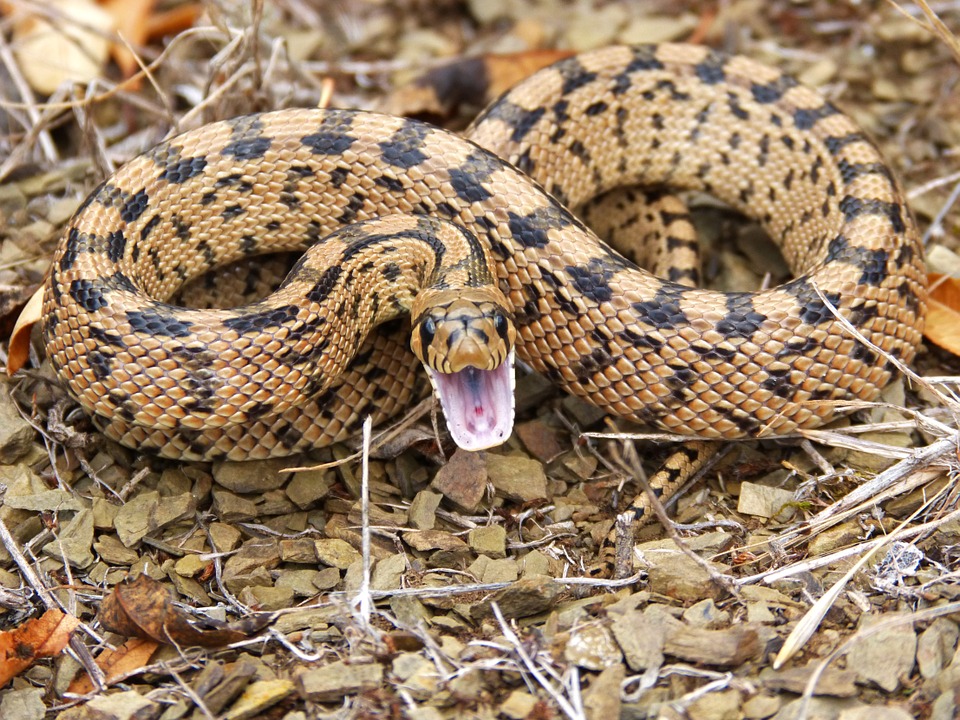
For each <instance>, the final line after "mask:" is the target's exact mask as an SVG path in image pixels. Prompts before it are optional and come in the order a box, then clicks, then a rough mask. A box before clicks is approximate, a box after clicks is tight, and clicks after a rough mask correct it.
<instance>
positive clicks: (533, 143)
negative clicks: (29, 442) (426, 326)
mask: <svg viewBox="0 0 960 720" xmlns="http://www.w3.org/2000/svg"><path fill="white" fill-rule="evenodd" d="M467 138H468V139H467V140H464V139H461V138H459V137H457V136H454V135H452V134H450V133H448V132H445V131H442V130H438V129H436V128H433V127H431V126H429V125H425V124H422V123H419V122H415V121H411V120H405V119H399V118H394V117H389V116H382V115H376V114H372V113H364V112H354V111H340V110H281V111H277V112H271V113H265V114H261V115H251V116H245V117H240V118H236V119H234V120H230V121H226V122H218V123H214V124H211V125H206V126H204V127H201V128H199V129H197V130H193V131H190V132H187V133H186V134H183V135H180V136H179V137H176V138H173V139H172V140H169V141H167V142H164V143H162V144H161V145H160V146H158V147H156V148H154V149H153V150H152V151H150V152H148V153H147V154H145V155H143V156H141V157H139V158H137V159H135V160H133V161H132V162H131V163H129V164H128V165H126V166H125V167H124V168H122V169H121V170H120V171H119V172H118V173H116V174H115V175H114V176H113V177H111V178H110V179H109V180H107V181H106V182H105V183H103V184H102V185H101V186H100V187H99V188H98V189H97V190H96V191H95V192H94V193H93V194H92V195H91V196H90V197H89V198H88V200H87V201H86V202H85V203H84V204H83V206H82V207H81V209H80V210H79V211H78V213H77V215H76V216H75V217H74V218H73V220H72V221H71V223H70V225H69V227H68V230H67V232H66V233H65V236H64V240H63V242H62V243H61V245H60V247H59V249H58V251H57V254H56V257H55V259H54V264H53V270H52V272H51V275H50V281H49V284H48V286H47V290H46V293H45V301H44V318H45V319H44V323H43V334H44V339H45V342H46V348H47V353H48V355H49V357H50V358H51V360H52V362H53V365H54V367H55V368H56V370H57V372H58V374H59V376H60V377H61V378H62V380H63V381H64V383H65V384H66V386H67V387H68V388H69V391H70V393H71V394H72V395H73V396H74V397H75V398H76V399H77V400H78V401H79V402H80V404H81V405H82V406H83V407H84V408H85V409H86V410H87V411H89V412H90V413H91V414H93V415H94V417H95V421H96V423H97V424H98V426H100V427H101V428H102V429H103V430H104V432H105V433H106V434H107V435H108V436H109V437H111V438H113V439H116V440H119V441H121V442H123V443H125V444H128V445H131V446H133V447H136V448H142V449H149V450H153V451H156V452H158V453H160V454H162V455H166V456H169V457H182V458H189V459H210V458H216V457H228V458H233V459H244V458H257V457H268V456H273V455H282V454H287V453H292V452H296V451H300V450H303V449H305V448H308V447H311V446H315V445H318V444H323V443H326V442H330V441H332V440H334V439H337V438H340V437H343V436H344V435H347V434H351V433H353V432H354V431H355V430H356V428H357V424H358V420H357V419H358V418H359V417H361V416H362V415H364V414H367V413H370V412H373V413H374V415H375V417H376V418H378V419H382V418H384V417H387V416H389V415H391V414H394V413H395V412H397V411H398V410H399V409H400V408H402V407H403V405H405V404H406V403H407V402H408V400H409V399H410V397H411V395H412V393H414V391H415V384H416V380H415V372H414V368H413V367H412V366H411V363H410V360H409V355H408V354H407V353H406V351H404V350H402V346H403V344H404V343H405V341H404V340H402V339H398V337H397V335H396V334H395V332H393V331H391V332H388V333H383V332H380V333H378V332H374V333H373V334H372V336H371V337H370V339H368V340H367V341H366V344H364V345H362V347H361V344H362V334H363V332H365V331H366V328H367V327H369V326H370V325H372V324H374V323H375V322H376V321H378V320H379V319H383V318H384V317H389V316H391V315H392V314H393V312H394V311H398V310H399V309H401V308H402V307H406V308H409V306H410V303H411V302H412V300H411V296H412V294H413V293H415V290H411V289H409V288H407V287H403V288H400V287H399V286H398V284H397V283H398V281H397V277H398V276H400V277H402V278H407V277H408V276H411V275H417V276H418V277H422V276H424V275H425V273H426V269H425V265H424V264H425V263H427V262H428V260H429V258H427V257H426V256H427V255H430V252H426V251H424V250H423V249H422V247H421V248H420V250H417V249H416V248H415V247H413V245H417V244H418V243H419V244H420V245H424V244H425V245H426V246H429V247H434V246H435V245H436V243H435V242H434V241H435V239H436V238H435V234H433V233H434V232H436V233H439V234H443V233H448V234H451V235H456V234H458V233H457V231H456V230H450V229H449V227H448V222H446V221H449V222H452V223H453V224H455V225H456V226H457V227H459V228H461V229H462V230H465V231H466V233H467V234H466V235H465V236H464V237H467V236H473V237H475V238H479V239H480V242H481V243H482V244H483V245H484V246H486V247H487V248H489V253H490V257H491V258H492V259H491V261H490V268H491V272H493V273H494V274H495V275H496V278H497V280H498V283H499V290H500V291H502V293H503V295H504V296H505V299H506V308H507V310H509V311H510V312H511V313H512V318H513V321H514V323H515V325H516V347H517V351H518V352H519V355H520V356H521V357H522V358H523V359H524V360H525V361H526V362H527V363H529V364H530V365H531V366H532V367H533V368H534V369H535V370H537V371H539V372H541V373H544V374H545V375H546V376H547V377H548V378H550V379H551V380H553V381H555V382H556V383H558V384H560V385H562V386H563V387H565V388H566V389H567V390H568V391H570V392H572V393H575V394H577V395H580V396H582V397H585V398H587V399H589V400H590V401H591V402H593V403H595V404H597V405H598V406H600V407H602V408H604V409H605V410H607V411H609V412H610V413H613V414H616V415H620V416H622V417H625V418H629V419H631V420H635V421H639V422H643V423H654V424H658V425H659V426H661V427H664V428H666V429H668V430H672V431H675V432H679V433H685V434H689V435H696V436H700V437H705V438H734V437H744V436H755V435H758V434H760V433H783V432H789V431H791V430H793V429H795V428H799V427H810V426H814V425H817V424H820V423H823V422H825V421H828V420H829V419H830V418H831V417H833V415H834V412H835V406H836V405H837V403H835V402H834V401H840V400H848V399H851V398H860V399H863V400H870V399H873V398H875V397H876V396H877V394H878V392H879V390H880V389H881V388H882V387H883V386H884V385H885V384H886V383H887V382H888V381H889V379H890V377H891V374H892V372H893V366H892V364H891V363H889V362H888V361H887V360H885V359H884V358H883V357H881V356H880V355H878V353H877V352H876V351H875V349H873V348H871V347H868V346H867V345H865V344H862V343H860V342H859V341H857V340H856V339H855V338H853V337H851V336H850V334H848V333H847V332H846V331H845V330H844V329H843V327H842V326H841V324H840V323H839V322H838V320H837V319H836V317H835V315H834V310H833V308H836V310H837V311H839V313H840V314H842V315H843V316H844V317H845V318H846V319H847V320H848V321H849V322H850V323H852V324H853V325H854V326H856V328H857V329H858V330H859V332H860V333H861V334H862V335H863V336H864V337H865V338H866V339H867V340H869V341H870V342H871V343H872V344H873V345H874V346H875V347H876V348H879V349H880V350H882V351H883V352H885V353H888V354H889V355H891V356H893V357H896V358H899V359H900V360H902V361H903V362H907V363H908V362H910V361H911V359H912V358H913V356H914V354H915V350H916V347H917V345H918V343H919V341H920V333H921V329H922V317H923V311H924V307H925V302H926V284H925V283H926V281H925V275H924V268H923V260H922V253H921V248H920V246H919V243H918V238H917V233H916V230H915V227H914V224H913V221H912V219H911V218H910V215H909V213H908V211H907V209H906V207H905V205H904V202H903V199H902V195H901V192H900V190H899V188H898V186H897V183H896V181H895V180H894V179H893V177H892V175H891V173H890V171H889V170H888V169H887V167H886V166H885V165H884V164H883V162H882V160H881V158H880V156H879V154H878V152H877V150H876V149H875V148H874V146H873V145H872V144H871V143H870V142H869V141H868V140H867V139H866V137H865V136H864V134H863V133H862V131H861V130H860V129H859V128H858V127H857V126H856V125H855V124H854V122H853V121H852V120H850V119H849V118H848V117H846V116H845V115H843V114H841V113H839V112H838V111H837V110H836V109H835V108H834V106H833V105H831V104H829V103H827V102H826V101H825V100H824V99H823V98H822V97H821V96H820V95H818V94H817V93H815V92H813V91H811V90H808V89H806V88H804V87H801V86H798V85H797V84H796V83H795V82H794V81H793V80H791V79H790V78H789V77H787V76H785V75H783V74H782V73H780V72H779V71H778V70H776V69H773V68H770V67H767V66H764V65H761V64H758V63H756V62H753V61H751V60H748V59H745V58H742V57H729V56H725V55H722V54H719V53H716V52H713V51H711V50H708V49H705V48H702V47H697V46H688V45H674V44H664V45H658V46H640V47H612V48H606V49H602V50H597V51H594V52H588V53H585V54H581V55H578V56H576V57H573V58H570V59H568V60H564V61H561V62H560V63H558V64H557V65H554V66H552V67H551V68H549V69H547V70H543V71H541V72H539V73H537V74H536V75H534V76H533V77H531V78H530V79H529V80H527V81H525V82H523V83H521V84H520V85H518V86H517V87H516V88H514V89H513V90H511V91H509V92H508V93H507V94H506V95H505V96H504V97H503V98H501V99H500V100H499V101H497V102H496V103H494V104H493V105H491V106H490V107H488V108H487V109H486V110H485V111H484V112H483V113H482V114H481V116H480V117H479V118H478V119H477V120H476V121H475V122H474V124H473V125H472V126H471V128H470V129H469V130H468V131H467ZM500 158H504V159H506V160H508V161H509V164H508V163H506V162H504V161H503V160H501V159H500ZM538 183H539V185H538ZM634 184H639V185H647V186H660V185H669V186H671V187H676V188H693V189H701V190H705V191H707V192H710V193H712V194H713V195H715V196H716V197H718V198H719V199H721V200H723V201H725V202H727V203H729V204H730V205H731V206H733V207H734V208H736V209H738V210H740V211H743V212H744V213H745V214H747V215H750V216H752V217H755V218H757V219H758V220H759V221H760V222H761V223H762V224H763V226H764V228H765V229H766V230H767V231H768V233H769V234H770V236H771V237H772V238H773V239H774V240H775V241H776V242H777V243H778V244H779V246H780V248H781V249H782V252H783V254H784V256H785V258H786V260H787V262H788V263H789V265H790V266H791V268H792V269H793V270H794V271H795V273H796V275H797V277H796V279H795V280H792V281H790V282H789V283H787V284H784V285H782V286H780V287H777V288H774V289H771V290H767V291H763V292H758V293H720V292H714V291H707V290H697V289H691V288H687V287H684V286H682V285H679V284H676V283H672V282H668V281H665V280H660V279H657V278H655V277H653V276H652V275H650V274H649V273H646V272H643V271H639V270H637V269H636V268H635V267H633V266H632V265H631V264H630V263H628V262H627V261H625V260H624V259H623V258H622V257H620V256H619V255H617V254H616V253H614V252H613V251H612V250H610V249H609V248H608V247H606V246H605V245H604V244H603V243H601V242H599V241H598V240H597V239H596V237H595V236H594V235H593V233H592V232H590V231H589V230H588V229H587V228H586V227H585V226H584V225H583V224H582V223H581V222H580V221H579V220H577V219H576V218H575V217H574V216H573V215H571V214H570V212H568V210H566V209H565V206H569V207H577V206H580V205H581V204H583V203H584V202H585V201H587V200H588V199H589V198H591V197H594V196H596V195H598V194H599V193H601V192H604V191H606V190H608V189H610V188H613V187H616V186H622V185H634ZM544 189H546V190H547V191H548V192H547V193H545V192H544V191H543V190H544ZM411 214H412V215H414V216H424V215H427V216H432V217H434V218H439V219H440V220H442V221H444V222H432V221H424V220H423V218H422V217H421V218H420V219H417V218H416V217H415V218H413V219H411V218H409V217H405V216H408V215H411ZM398 215H400V216H401V217H397V216H398ZM378 217H379V218H382V219H381V220H378V221H376V223H375V225H376V226H375V227H374V228H372V229H371V227H370V226H368V225H362V226H360V227H361V229H359V230H356V231H342V232H341V234H340V235H338V236H336V238H337V239H336V242H332V246H333V247H334V250H333V251H332V254H331V257H333V258H334V260H333V262H335V263H336V262H339V260H337V257H338V256H339V258H340V259H341V260H343V261H344V264H342V265H337V264H334V265H333V266H331V267H334V268H336V269H335V270H330V269H329V267H328V268H327V269H326V270H322V269H318V268H320V267H321V266H320V265H316V266H315V265H314V264H312V262H313V261H309V260H308V261H304V262H302V263H301V265H300V266H299V267H298V269H297V270H298V271H299V272H300V275H299V277H298V276H296V275H295V276H294V277H293V278H292V279H290V280H288V281H287V283H286V285H285V288H284V289H283V290H282V291H281V294H280V295H276V296H271V297H269V298H267V299H266V300H264V301H261V302H259V303H256V304H253V305H250V306H247V307H244V308H240V309H235V310H223V311H200V310H186V309H183V308H177V307H174V306H172V305H169V304H167V303H166V302H164V301H165V300H166V299H167V298H169V297H170V296H171V295H172V294H173V293H174V292H175V291H176V290H177V288H178V287H180V286H181V285H182V284H183V283H184V282H186V281H187V280H189V279H190V278H192V277H195V276H197V275H200V274H203V273H206V272H208V271H209V270H211V269H213V268H215V267H218V266H220V265H223V264H224V263H228V262H231V261H233V260H236V259H238V258H242V257H248V256H251V255H254V254H257V253H264V252H276V251H280V250H291V249H301V248H303V247H305V246H306V245H310V244H314V245H315V246H319V247H322V246H324V245H326V244H328V242H331V241H324V240H323V238H325V237H327V236H328V235H329V234H330V233H333V232H334V231H337V230H338V229H339V228H343V227H344V226H347V225H349V224H350V223H354V222H358V221H369V220H371V219H373V218H378ZM413 226H416V232H412V231H411V227H413ZM344 232H346V233H347V234H348V235H349V234H350V232H353V234H354V236H355V237H354V241H355V242H359V243H360V245H362V246H363V247H365V248H366V251H367V252H366V255H365V256H364V257H363V259H362V261H359V262H358V261H357V255H358V253H357V252H356V251H355V250H354V249H351V248H353V247H354V246H353V245H351V244H350V243H347V242H345V241H343V237H342V236H343V233H344ZM391 233H392V234H391ZM369 234H375V235H377V236H378V237H377V242H376V243H374V242H372V241H370V242H366V241H364V240H363V238H364V237H367V236H368V235H369ZM414 234H417V235H418V237H417V238H416V239H413V240H411V237H412V235H414ZM357 238H360V240H359V241H357ZM411 243H413V244H411ZM467 245H470V242H469V241H467ZM465 252H466V256H469V255H470V252H469V251H465ZM338 254H339V255H338ZM434 254H435V255H436V254H442V253H441V252H440V251H436V252H434ZM348 255H349V259H350V263H346V260H347V259H348V258H347V256H348ZM466 256H465V257H466ZM411 258H412V259H411ZM325 262H330V261H329V260H327V261H325ZM464 262H467V261H466V260H464ZM470 262H473V260H470ZM365 269H366V270H370V271H371V272H372V275H364V270H365ZM481 274H482V273H481ZM364 278H365V279H364ZM468 287H469V283H468ZM453 292H454V293H456V292H459V291H453ZM447 299H448V300H449V299H450V296H448V297H447ZM371 306H372V307H373V310H371ZM831 306H833V307H831ZM365 314H366V316H365ZM488 322H490V323H493V321H492V320H489V319H488ZM331 325H335V326H336V327H335V329H334V330H330V331H329V333H328V334H327V335H326V336H325V338H326V339H323V340H317V339H316V338H315V337H314V336H313V335H312V334H311V333H313V332H316V331H318V330H324V332H326V331H327V330H329V326H331ZM325 327H326V329H324V328H325ZM490 327H493V326H492V325H490V326H488V329H487V330H480V331H478V332H477V333H476V334H475V335H476V337H484V336H486V337H488V339H489V340H490V342H491V343H493V344H497V343H499V342H500V341H503V342H504V346H503V347H499V348H498V349H497V351H496V352H495V353H494V354H497V353H500V354H503V353H504V352H506V351H507V348H506V345H507V344H508V343H507V340H508V338H507V334H508V333H506V332H504V333H501V334H500V335H499V336H498V334H497V332H495V331H493V330H490V329H489V328H490ZM330 333H332V334H330ZM414 337H415V338H416V337H418V333H416V332H415V333H414ZM428 339H429V340H432V339H433V338H428ZM354 343H356V345H354ZM358 347H360V348H361V349H359V352H358V350H357V348H358ZM474 350H476V348H474ZM351 363H352V364H351ZM345 368H346V369H347V370H346V375H344V376H341V378H340V379H339V380H337V379H336V378H335V377H334V376H335V375H336V374H337V373H339V372H341V371H342V370H343V369H345ZM470 382H473V383H474V384H476V383H478V382H481V381H478V380H477V379H476V373H475V374H474V377H473V380H471V381H470ZM507 382H509V381H507ZM475 390H476V388H474V390H471V391H470V392H474V391H475ZM476 392H479V391H476ZM476 392H474V397H475V396H476ZM492 392H500V390H494V391H492ZM490 402H494V401H493V400H491V401H490ZM446 410H447V413H448V414H449V412H450V408H449V407H447V408H446ZM461 420H462V419H457V418H454V419H453V422H458V421H461ZM464 422H465V421H464Z"/></svg>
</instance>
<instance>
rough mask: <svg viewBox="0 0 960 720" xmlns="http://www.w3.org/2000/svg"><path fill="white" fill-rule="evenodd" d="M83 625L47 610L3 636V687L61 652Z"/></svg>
mask: <svg viewBox="0 0 960 720" xmlns="http://www.w3.org/2000/svg"><path fill="white" fill-rule="evenodd" d="M79 624H80V621H79V620H78V619H77V618H75V617H73V616H72V615H66V614H64V613H62V612H60V611H59V610H53V609H52V610H47V611H46V612H45V613H44V614H43V615H42V616H40V617H38V618H33V619H32V620H27V621H26V622H25V623H23V624H22V625H20V626H19V627H17V628H14V629H13V630H9V631H7V632H4V633H0V687H3V686H4V685H6V684H7V683H8V682H9V681H10V680H11V679H12V678H14V677H16V676H17V675H19V674H20V673H22V672H23V671H24V670H26V669H27V668H29V667H30V666H31V665H33V663H35V662H36V661H37V660H38V659H40V658H44V657H52V656H54V655H57V654H59V653H60V651H62V650H63V648H64V647H66V645H67V643H68V642H70V635H71V634H72V633H73V631H74V630H75V629H76V628H77V626H78V625H79Z"/></svg>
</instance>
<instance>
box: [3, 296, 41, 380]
mask: <svg viewBox="0 0 960 720" xmlns="http://www.w3.org/2000/svg"><path fill="white" fill-rule="evenodd" d="M42 314H43V287H42V286H41V287H39V288H38V289H37V291H36V292H35V293H34V294H33V295H32V296H31V298H30V299H29V300H27V304H26V305H24V306H23V310H21V311H20V317H18V318H17V323H16V325H14V326H13V332H12V333H10V343H9V347H8V348H7V375H13V374H14V373H15V372H16V371H17V370H19V369H20V368H22V367H23V366H24V365H26V363H27V358H28V357H29V356H30V330H31V329H32V328H33V325H34V323H36V322H39V321H40V316H41V315H42Z"/></svg>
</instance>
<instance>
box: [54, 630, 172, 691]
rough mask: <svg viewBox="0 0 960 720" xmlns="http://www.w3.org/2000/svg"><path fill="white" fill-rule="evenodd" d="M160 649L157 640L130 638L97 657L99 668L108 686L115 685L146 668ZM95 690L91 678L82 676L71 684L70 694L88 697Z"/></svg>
mask: <svg viewBox="0 0 960 720" xmlns="http://www.w3.org/2000/svg"><path fill="white" fill-rule="evenodd" d="M158 647H160V643H158V642H157V641H156V640H148V639H146V638H139V637H137V638H130V639H129V640H127V641H126V642H125V643H124V644H123V645H121V646H120V647H118V648H117V649H116V650H111V649H110V648H106V649H105V650H104V651H103V652H102V653H100V654H99V655H98V656H97V667H99V668H100V669H101V670H103V674H104V677H105V681H106V684H107V685H113V684H114V683H115V682H117V681H119V680H122V679H124V678H126V677H129V676H130V675H131V674H132V673H134V672H136V671H137V670H139V669H141V668H143V667H144V666H146V665H147V664H148V663H149V662H150V658H151V657H153V653H154V652H156V650H157V648H158ZM93 690H94V686H93V682H92V681H91V680H90V677H89V676H87V675H80V676H79V677H77V678H76V679H74V681H73V682H71V683H70V687H69V689H68V692H71V693H74V694H75V695H86V694H87V693H89V692H93Z"/></svg>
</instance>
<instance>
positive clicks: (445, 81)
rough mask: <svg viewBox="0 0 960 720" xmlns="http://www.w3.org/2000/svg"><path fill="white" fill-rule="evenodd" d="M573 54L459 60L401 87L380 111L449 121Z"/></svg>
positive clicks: (538, 52)
mask: <svg viewBox="0 0 960 720" xmlns="http://www.w3.org/2000/svg"><path fill="white" fill-rule="evenodd" d="M572 54H573V53H572V52H571V51H569V50H531V51H529V52H522V53H510V54H504V55H494V54H491V55H481V56H477V57H467V58H458V59H457V60H453V61H451V62H448V63H444V64H443V65H440V66H438V67H435V68H432V69H431V70H428V71H427V72H425V73H424V74H422V75H420V76H418V77H416V78H414V79H413V80H412V81H411V82H409V83H405V84H404V85H402V86H400V87H399V88H398V89H397V90H395V91H394V92H392V93H391V94H390V95H389V96H388V97H387V98H386V99H385V100H384V101H383V103H382V104H381V105H380V108H379V109H380V110H381V111H383V112H386V113H388V114H390V115H407V116H411V115H412V116H416V117H420V118H427V119H430V120H434V121H438V120H443V119H448V118H450V117H451V116H452V115H453V114H454V113H456V111H457V109H458V108H459V107H460V106H461V105H467V106H470V107H478V108H479V107H482V106H484V105H486V104H487V103H488V102H490V101H491V100H493V99H494V98H495V97H497V96H498V95H500V94H501V93H503V92H504V91H506V90H508V89H509V88H511V87H513V86H514V85H516V84H517V83H518V82H520V81H521V80H523V79H525V78H527V77H529V76H530V75H532V74H533V73H535V72H536V71H537V70H540V69H541V68H544V67H546V66H547V65H551V64H553V63H555V62H556V61H557V60H562V59H563V58H565V57H569V56H570V55H572Z"/></svg>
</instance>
